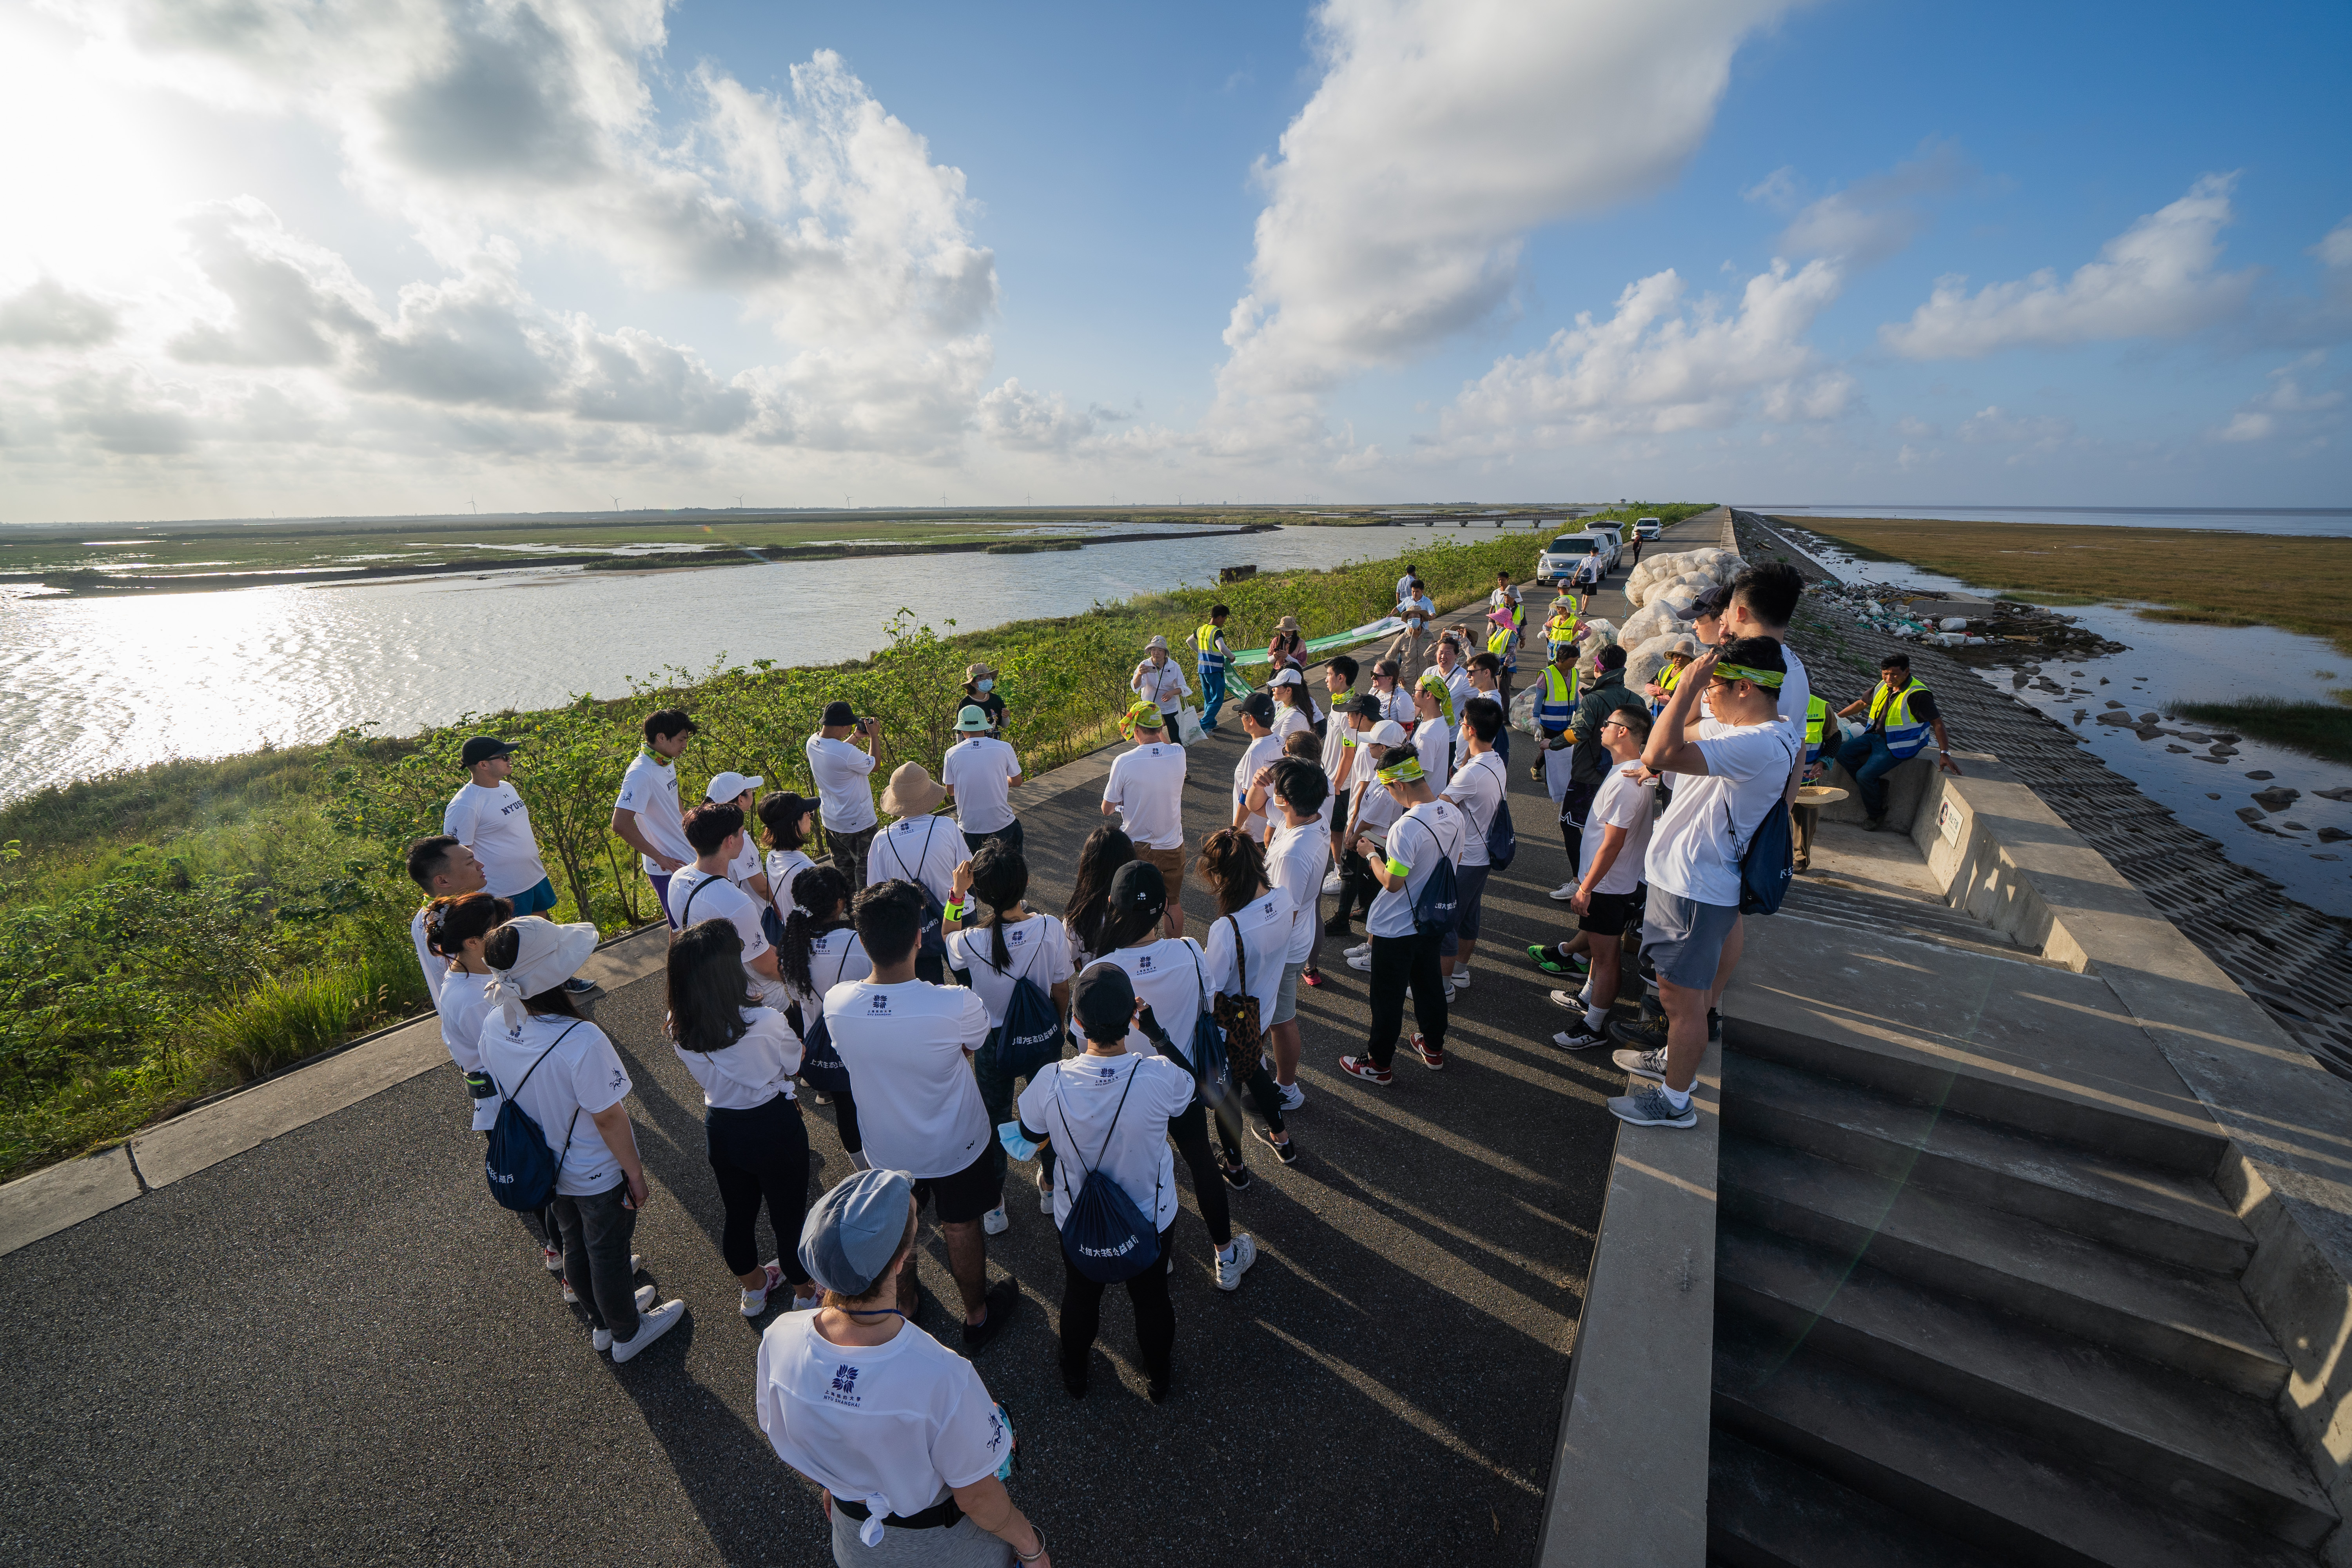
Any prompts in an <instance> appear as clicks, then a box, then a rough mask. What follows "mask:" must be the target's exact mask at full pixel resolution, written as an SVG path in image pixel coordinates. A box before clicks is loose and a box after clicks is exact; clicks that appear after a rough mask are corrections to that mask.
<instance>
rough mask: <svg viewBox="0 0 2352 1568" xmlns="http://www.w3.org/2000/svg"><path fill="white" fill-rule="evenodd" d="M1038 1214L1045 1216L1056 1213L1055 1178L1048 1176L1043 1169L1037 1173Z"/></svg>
mask: <svg viewBox="0 0 2352 1568" xmlns="http://www.w3.org/2000/svg"><path fill="white" fill-rule="evenodd" d="M1037 1212H1038V1213H1039V1214H1043V1215H1050V1214H1052V1213H1053V1212H1054V1178H1053V1177H1051V1176H1049V1175H1047V1174H1046V1173H1045V1170H1044V1168H1043V1167H1040V1168H1039V1170H1038V1172H1037Z"/></svg>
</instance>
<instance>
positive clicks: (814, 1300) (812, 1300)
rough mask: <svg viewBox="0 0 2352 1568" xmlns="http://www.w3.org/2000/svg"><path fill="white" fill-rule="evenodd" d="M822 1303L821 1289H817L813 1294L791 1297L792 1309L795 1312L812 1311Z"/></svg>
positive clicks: (822, 1293) (822, 1294)
mask: <svg viewBox="0 0 2352 1568" xmlns="http://www.w3.org/2000/svg"><path fill="white" fill-rule="evenodd" d="M822 1306H824V1292H823V1291H819V1292H818V1293H817V1294H815V1295H814V1296H795V1297H793V1311H795V1312H814V1311H815V1310H817V1309H818V1308H819V1307H822Z"/></svg>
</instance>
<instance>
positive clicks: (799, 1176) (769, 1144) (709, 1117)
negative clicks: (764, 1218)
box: [702, 1094, 814, 1296]
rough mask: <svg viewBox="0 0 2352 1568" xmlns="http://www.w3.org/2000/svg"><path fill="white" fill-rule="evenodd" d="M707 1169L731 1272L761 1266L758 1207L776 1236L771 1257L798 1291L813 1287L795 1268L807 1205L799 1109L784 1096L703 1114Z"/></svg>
mask: <svg viewBox="0 0 2352 1568" xmlns="http://www.w3.org/2000/svg"><path fill="white" fill-rule="evenodd" d="M702 1127H703V1135H704V1138H705V1140H706V1141H707V1142H708V1144H709V1153H710V1171H711V1174H713V1175H714V1176H716V1177H718V1178H719V1202H720V1203H722V1204H724V1205H726V1208H727V1225H726V1229H725V1230H724V1231H723V1232H722V1233H721V1236H720V1239H719V1255H720V1256H721V1257H723V1258H726V1260H727V1268H728V1271H729V1272H730V1273H731V1274H736V1275H743V1274H749V1273H751V1271H752V1270H753V1269H755V1268H759V1267H760V1244H759V1234H758V1232H759V1224H760V1205H761V1204H762V1203H765V1204H766V1205H767V1207H768V1225H769V1226H770V1227H771V1228H772V1230H774V1232H775V1235H776V1257H777V1260H778V1261H779V1262H781V1263H782V1265H783V1269H784V1278H785V1279H789V1280H791V1281H792V1282H793V1291H794V1293H795V1294H797V1295H802V1296H807V1295H813V1294H814V1291H813V1290H811V1289H808V1285H809V1281H808V1279H806V1278H805V1277H804V1272H803V1269H802V1268H801V1266H800V1258H799V1250H800V1239H801V1219H802V1217H803V1215H804V1214H805V1213H806V1212H807V1209H808V1153H809V1148H808V1129H807V1128H806V1127H805V1126H804V1125H803V1123H802V1121H801V1108H800V1106H799V1105H798V1104H797V1103H795V1102H794V1101H793V1100H787V1099H785V1098H784V1097H783V1096H782V1095H781V1094H780V1095H778V1096H776V1098H775V1099H773V1100H769V1101H768V1102H767V1103H766V1104H764V1105H755V1106H753V1107H751V1109H750V1110H719V1109H718V1108H717V1107H715V1106H714V1107H710V1108H709V1109H706V1110H704V1111H703V1113H702Z"/></svg>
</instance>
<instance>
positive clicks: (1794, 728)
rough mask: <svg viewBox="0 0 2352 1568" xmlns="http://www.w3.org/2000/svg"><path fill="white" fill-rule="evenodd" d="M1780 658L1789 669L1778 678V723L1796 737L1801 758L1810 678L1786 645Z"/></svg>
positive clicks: (1810, 691)
mask: <svg viewBox="0 0 2352 1568" xmlns="http://www.w3.org/2000/svg"><path fill="white" fill-rule="evenodd" d="M1780 658H1781V659H1782V660H1783V661H1784V662H1785V663H1786V664H1787V665H1788V667H1789V673H1788V674H1786V675H1784V676H1782V677H1781V678H1780V722H1781V723H1783V724H1786V725H1788V726H1789V728H1790V731H1791V732H1792V733H1794V734H1795V735H1796V737H1797V754H1798V755H1799V756H1803V755H1804V754H1805V752H1804V746H1805V710H1806V709H1807V708H1808V707H1810V706H1811V703H1812V697H1813V682H1812V678H1811V676H1809V675H1807V674H1806V673H1805V661H1804V660H1803V659H1801V658H1798V657H1797V650H1796V649H1795V648H1792V647H1790V646H1789V645H1788V644H1787V643H1782V644H1781V645H1780ZM1783 782H1785V781H1783Z"/></svg>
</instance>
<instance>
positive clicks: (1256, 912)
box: [1180, 888, 1298, 1043]
mask: <svg viewBox="0 0 2352 1568" xmlns="http://www.w3.org/2000/svg"><path fill="white" fill-rule="evenodd" d="M1297 912H1298V906H1297V903H1296V902H1294V901H1293V900H1292V899H1291V896H1290V891H1289V889H1286V888H1275V889H1270V890H1268V891H1267V892H1265V893H1262V894H1260V895H1259V896H1258V897H1256V898H1255V899H1253V900H1250V901H1249V902H1248V903H1246V904H1244V905H1243V906H1242V907H1241V908H1240V909H1238V910H1234V912H1233V913H1232V914H1230V915H1219V916H1218V917H1217V919H1216V921H1215V922H1214V923H1213V924H1212V925H1211V926H1210V927H1209V950H1208V970H1209V990H1210V991H1211V993H1212V994H1213V993H1215V992H1219V991H1222V992H1223V993H1224V994H1226V995H1228V996H1234V995H1238V994H1240V993H1241V989H1242V975H1241V966H1240V965H1239V964H1237V963H1235V962H1234V954H1235V952H1236V951H1238V952H1239V953H1240V956H1241V957H1242V958H1244V959H1246V960H1248V962H1249V994H1251V995H1253V996H1255V997H1256V998H1257V1017H1258V1025H1259V1026H1260V1027H1261V1028H1263V1027H1265V1026H1268V1025H1271V1024H1272V1023H1273V1022H1274V997H1275V993H1276V992H1277V991H1280V990H1281V989H1282V966H1283V965H1284V964H1286V963H1289V962H1290V939H1291V935H1292V933H1293V930H1294V927H1295V922H1296V919H1297ZM1236 926H1238V927H1240V928H1241V938H1240V941H1239V942H1238V943H1237V942H1235V941H1234V928H1235V927H1236ZM1180 1043H1181V1042H1180Z"/></svg>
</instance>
